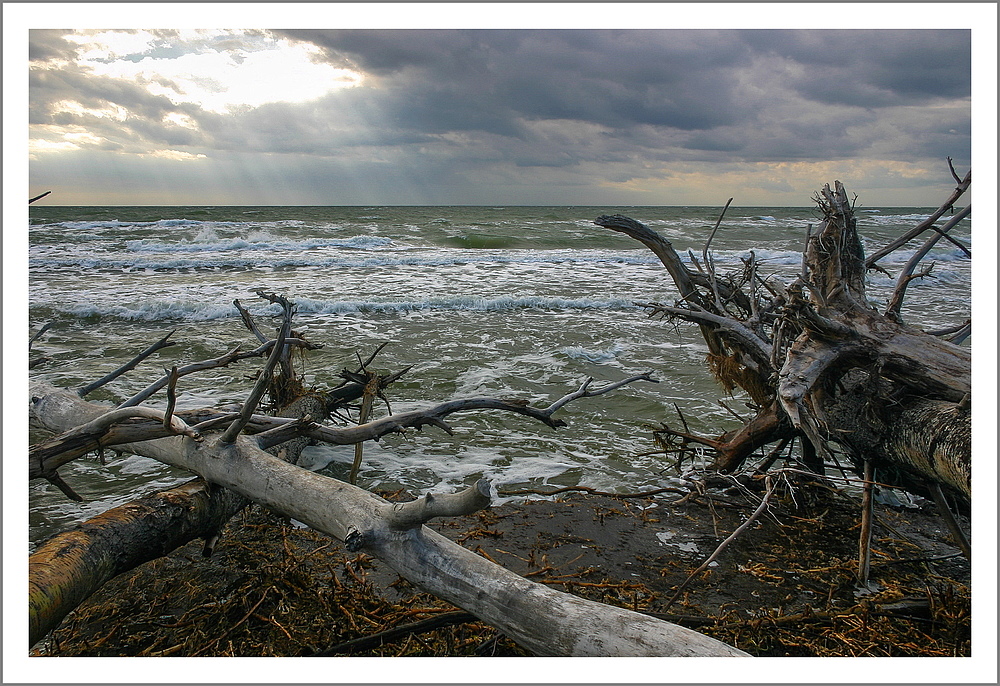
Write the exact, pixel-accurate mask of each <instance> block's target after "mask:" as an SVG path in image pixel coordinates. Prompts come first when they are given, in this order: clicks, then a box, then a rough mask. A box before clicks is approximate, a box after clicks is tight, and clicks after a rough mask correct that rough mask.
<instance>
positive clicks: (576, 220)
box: [27, 204, 972, 541]
mask: <svg viewBox="0 0 1000 686" xmlns="http://www.w3.org/2000/svg"><path fill="white" fill-rule="evenodd" d="M29 210H30V212H29V227H28V228H29V241H28V263H29V264H28V277H29V281H28V293H27V296H28V300H29V318H30V333H29V335H31V334H34V333H35V332H37V331H38V330H39V329H41V327H42V326H44V325H45V324H50V325H51V328H50V329H49V330H48V331H47V332H46V333H45V334H44V335H43V336H41V337H40V338H39V339H38V340H37V341H36V342H35V343H34V345H33V348H32V353H33V354H43V355H45V356H47V357H49V358H50V361H49V362H48V363H46V364H44V365H43V366H40V367H37V368H36V369H34V370H32V371H31V372H30V373H31V375H32V376H36V377H38V378H43V379H46V380H48V381H50V382H53V383H56V384H60V385H62V386H64V387H67V388H77V387H80V386H82V385H84V384H86V383H89V382H91V381H94V380H95V379H97V378H100V377H101V376H103V375H105V374H107V373H108V372H110V371H111V370H113V369H115V368H116V367H118V366H120V365H122V364H123V363H125V362H126V361H128V360H130V359H131V358H132V357H133V356H134V355H136V354H137V353H138V352H139V351H141V350H143V349H144V348H146V347H147V346H149V345H150V344H151V343H152V342H154V341H156V340H157V339H159V338H160V337H162V336H163V335H165V334H166V333H168V332H171V331H173V332H174V333H173V335H172V338H171V340H173V341H175V342H176V345H174V346H173V347H170V348H166V349H164V350H162V351H160V352H158V353H157V354H155V355H154V356H153V357H152V358H150V359H148V360H147V361H145V362H144V363H143V364H141V365H140V366H139V367H138V368H137V369H135V370H134V371H132V372H130V373H129V374H128V375H126V376H124V377H122V378H119V379H118V380H116V381H114V382H112V383H111V384H109V385H108V386H106V387H104V388H102V389H100V390H98V391H96V392H95V393H93V394H92V395H91V396H90V398H91V399H93V400H95V401H99V402H105V403H109V404H110V403H116V402H121V401H122V400H124V399H125V398H128V397H130V396H131V395H133V394H134V393H136V392H138V391H139V390H141V389H142V388H144V387H145V386H146V385H148V384H149V383H151V382H152V381H154V380H155V379H157V378H159V377H160V376H161V375H162V374H163V370H164V369H165V368H166V369H169V368H170V367H171V366H173V365H184V364H187V363H190V362H195V361H200V360H206V359H210V358H214V357H217V356H219V355H221V354H222V353H224V352H226V351H228V350H231V349H232V348H234V347H235V346H237V345H241V346H243V348H245V349H249V348H253V347H255V346H256V345H257V343H256V340H255V339H254V338H253V336H252V335H251V334H250V332H249V331H247V330H246V328H245V327H244V325H243V323H242V321H241V318H240V316H239V314H238V311H237V309H236V307H235V306H234V304H233V301H234V300H239V301H240V303H242V304H243V305H244V306H245V307H246V308H247V309H248V310H249V311H250V312H251V313H252V315H253V316H254V318H255V319H256V320H257V321H258V323H259V324H260V326H261V328H263V329H269V330H273V329H274V327H275V326H277V323H278V314H279V312H278V310H277V308H276V306H274V305H272V304H270V303H268V302H267V301H265V300H263V299H261V298H260V297H258V296H257V295H256V292H257V291H259V290H263V291H268V292H274V293H278V294H281V295H284V296H286V297H287V298H289V299H290V300H292V301H293V302H294V303H295V306H296V316H295V321H294V328H295V329H296V330H297V331H299V332H301V333H302V334H304V335H305V336H306V337H307V338H308V339H309V340H311V341H313V342H315V343H319V344H322V345H323V348H322V349H320V350H316V351H313V352H310V353H308V355H307V356H306V357H305V358H304V359H303V360H302V370H303V372H304V375H305V380H306V383H307V384H308V385H311V386H315V387H317V388H332V387H334V386H336V385H338V383H339V382H340V378H339V376H338V374H339V373H340V372H341V370H343V369H345V368H350V369H354V368H356V367H357V365H358V360H359V359H364V358H367V357H368V356H369V355H371V354H372V353H373V352H374V351H375V350H376V348H377V347H378V346H380V345H382V344H386V346H385V348H384V349H383V350H382V351H381V353H380V354H379V355H378V356H377V357H376V358H375V361H374V362H373V363H372V367H373V368H374V369H375V370H377V371H382V372H391V371H396V370H400V369H403V368H405V367H409V368H410V370H409V372H407V374H406V375H405V376H404V377H403V378H402V379H400V380H399V381H398V382H397V383H395V384H393V385H392V386H391V387H390V389H389V391H388V393H387V399H388V405H386V403H384V402H381V401H379V402H378V403H376V406H375V408H374V415H373V416H383V415H385V414H387V413H388V412H390V411H391V412H402V411H407V410H413V409H418V408H421V407H428V406H431V405H434V404H437V403H439V402H442V401H445V400H452V399H457V398H465V397H476V396H494V397H500V398H515V399H523V400H526V401H528V402H530V403H532V404H535V405H538V406H544V405H548V404H549V403H551V402H553V401H554V400H556V399H558V398H559V397H561V396H563V395H565V394H566V393H569V392H572V391H574V390H576V389H577V388H578V387H579V386H580V384H581V383H582V382H583V381H585V380H586V379H588V378H593V379H594V382H593V384H592V387H593V388H599V387H600V386H601V385H603V384H605V383H611V382H615V381H619V380H621V379H624V378H626V377H629V376H632V375H634V374H640V373H643V372H651V373H652V374H653V375H654V376H655V378H657V379H658V380H659V382H658V383H649V382H642V381H640V382H637V383H634V384H632V385H629V386H626V387H623V388H620V389H618V390H616V391H614V392H612V393H608V394H605V395H600V396H597V397H592V398H585V399H581V400H578V401H576V402H573V403H571V404H569V405H567V406H566V407H564V408H563V409H561V410H560V411H559V413H558V415H557V416H559V417H561V418H562V419H563V420H564V421H566V423H567V426H565V427H563V428H560V429H557V430H554V429H550V428H549V427H547V426H544V425H542V424H539V423H537V422H534V421H532V420H529V419H527V418H525V417H521V416H516V415H510V414H506V413H499V412H489V411H476V412H465V413H461V414H457V415H452V416H451V417H450V419H449V423H450V424H451V425H452V427H453V428H454V435H451V436H449V435H448V434H447V433H445V432H444V431H441V430H439V429H437V428H433V427H430V428H424V429H423V430H422V431H420V432H417V431H408V432H407V433H405V434H403V435H396V434H394V435H389V436H385V437H383V438H382V439H381V440H380V441H379V442H378V443H374V442H370V443H368V444H366V446H365V450H364V461H363V466H362V470H361V472H360V476H359V485H361V486H363V487H365V488H369V489H388V490H395V489H399V488H406V489H408V490H410V491H412V492H414V493H416V494H421V493H425V492H428V491H434V492H445V491H452V490H455V489H457V488H460V487H462V486H464V485H467V484H471V483H473V482H475V481H476V480H477V479H479V478H480V477H485V478H487V479H489V480H490V481H491V482H492V483H493V484H494V485H495V486H496V487H497V488H498V489H500V490H501V491H511V490H523V489H540V490H545V489H551V488H555V487H560V486H587V487H591V488H595V489H599V490H606V491H614V492H626V491H637V490H643V489H652V488H657V487H661V486H664V485H670V484H675V483H677V482H678V478H679V476H680V472H681V471H683V470H686V469H692V468H698V467H700V466H703V465H704V464H705V463H706V462H707V461H708V460H709V459H710V456H708V455H701V456H698V455H695V456H693V457H692V458H691V459H689V460H688V461H687V462H685V463H684V464H683V465H681V466H680V468H679V469H678V466H677V464H676V461H675V459H674V458H673V457H667V456H665V455H663V454H662V453H660V452H657V449H658V448H657V445H656V443H655V442H654V440H653V437H652V430H653V429H654V428H656V427H659V426H661V423H663V422H665V423H667V424H668V425H670V426H674V427H677V426H680V424H681V420H680V416H681V415H682V416H683V418H684V419H683V421H684V422H685V423H686V425H687V427H688V429H689V430H690V431H692V432H699V433H704V434H709V435H717V434H719V433H721V432H722V431H725V430H728V429H731V428H734V427H735V426H737V425H738V424H739V417H747V416H749V410H748V408H747V405H746V402H745V399H744V398H742V397H740V396H739V395H737V396H735V397H730V396H728V395H727V394H726V392H725V390H724V389H722V388H721V387H720V386H718V385H717V384H716V383H715V382H714V381H713V380H712V378H711V377H710V376H709V374H708V372H707V371H706V367H705V363H704V360H705V354H706V352H707V350H706V347H705V345H704V343H703V341H702V340H701V338H700V336H699V335H698V332H697V329H696V327H694V326H692V325H689V324H685V323H683V322H680V323H679V322H670V321H662V320H659V319H651V318H649V317H648V316H647V314H646V311H645V310H644V309H643V308H642V307H641V306H640V305H639V303H647V302H664V303H670V304H672V303H673V302H674V301H675V299H676V297H677V293H676V290H675V288H674V287H673V285H672V283H671V281H670V279H669V277H668V275H667V274H666V272H665V270H664V269H663V267H662V266H661V265H660V263H659V262H658V260H657V259H656V258H655V257H654V256H653V255H652V254H651V253H650V252H649V251H648V250H647V249H646V248H644V247H643V246H642V245H640V244H638V243H636V242H634V241H632V240H631V239H629V238H627V237H624V236H622V235H620V234H617V233H615V232H613V231H610V230H607V229H603V228H601V227H598V226H596V225H595V224H594V219H595V218H596V217H598V216H600V215H604V214H616V213H618V214H625V215H628V216H630V217H632V218H634V219H637V220H639V221H641V222H643V223H645V224H646V225H648V226H649V227H651V228H653V229H655V230H656V231H658V232H660V233H662V234H663V235H664V236H665V237H667V238H668V239H669V240H670V241H671V242H672V243H673V245H674V247H675V248H676V249H677V250H678V252H679V253H680V254H681V256H682V259H684V260H686V261H688V262H689V263H690V261H691V260H692V256H693V257H694V258H696V259H698V260H699V261H701V259H702V252H703V250H704V248H705V246H706V241H707V240H708V238H709V236H710V234H711V233H712V229H713V227H714V226H715V225H716V222H717V221H718V219H719V214H720V208H716V207H671V206H648V207H639V206H630V207H598V206H595V207H584V206H571V207H548V206H546V207H521V206H511V207H480V206H452V207H398V206H386V207H299V206H295V207H273V206H266V207H235V206H219V207H205V206H196V207H181V206H171V207H150V206H142V207H119V206H115V207H93V206H88V207H68V206H51V205H48V206H47V205H44V204H39V205H32V206H31V207H30V208H29ZM931 211H932V208H929V207H928V208H913V207H863V206H859V207H858V209H857V215H858V217H859V224H858V226H859V231H860V233H861V235H862V236H863V240H864V244H865V247H866V250H867V251H868V252H871V251H873V250H875V249H877V248H879V247H881V246H883V245H885V244H887V243H888V242H889V241H890V240H891V239H892V238H894V237H896V236H898V235H900V234H901V233H902V232H903V231H905V230H906V229H908V228H910V227H912V226H914V225H916V224H917V223H919V222H920V221H921V220H923V219H924V218H926V217H927V216H928V214H930V212H931ZM818 223H819V216H818V212H817V210H816V209H815V208H814V207H730V208H729V209H728V211H727V212H726V213H725V216H724V217H723V219H722V222H721V223H720V225H719V228H718V231H717V232H716V233H715V235H714V237H713V238H712V241H711V245H710V251H711V254H712V258H713V261H714V263H715V268H716V270H717V271H718V272H720V273H725V272H727V271H731V270H736V269H740V268H741V267H742V261H743V260H746V259H748V258H749V257H750V254H751V252H752V253H753V255H754V257H755V258H756V260H757V261H758V263H759V264H760V269H761V272H760V273H761V274H762V275H765V276H768V275H773V276H776V277H784V278H786V279H787V278H790V277H791V276H792V275H794V274H795V273H797V272H798V271H799V270H800V268H801V250H802V248H803V246H804V243H805V237H806V233H807V230H808V227H809V226H810V225H813V226H815V225H817V224H818ZM971 234H972V228H971V221H970V220H965V221H963V222H962V223H961V224H960V225H959V227H957V228H956V230H955V231H954V232H953V235H954V236H955V238H957V239H958V240H959V241H961V242H962V243H964V244H966V245H970V246H971V244H972V235H971ZM922 240H923V237H921V238H920V239H919V240H916V241H913V242H911V244H909V245H907V246H906V247H904V248H903V249H901V250H899V251H897V252H896V253H894V254H893V255H891V256H890V257H888V258H887V259H885V260H883V261H882V262H881V264H882V265H883V266H884V267H885V268H886V270H887V271H888V272H889V275H887V274H884V273H881V272H875V271H873V272H871V273H870V274H869V277H868V288H869V296H870V299H871V300H872V302H873V303H874V304H876V306H879V305H881V306H884V305H885V302H886V299H887V297H888V295H889V293H890V292H891V290H892V287H893V284H894V277H895V275H896V274H898V273H899V271H900V269H901V268H902V267H903V265H904V264H905V263H906V261H907V260H908V259H909V258H910V257H911V256H912V255H913V254H914V252H915V250H916V248H917V247H919V244H920V243H921V242H922ZM923 264H927V265H930V264H933V268H932V270H931V272H930V274H929V275H928V276H926V277H925V278H922V279H918V280H916V281H915V282H913V283H912V284H911V285H910V287H909V290H908V296H907V300H906V305H905V306H904V309H903V316H904V319H905V320H906V321H907V322H908V323H910V324H913V325H915V326H918V327H921V328H924V329H935V328H939V327H946V326H950V325H954V324H959V323H961V322H963V321H964V320H965V319H966V318H968V317H970V316H971V304H970V293H971V260H970V259H969V258H968V257H967V256H966V255H965V253H964V252H963V251H961V250H960V249H959V248H957V247H955V246H954V245H952V244H950V243H947V242H944V241H942V242H940V243H938V245H937V246H936V247H935V248H934V249H933V250H932V251H931V253H930V255H929V256H928V258H926V260H925V263H923ZM262 365H263V360H258V359H254V360H247V361H243V362H241V363H239V364H236V365H233V366H231V367H227V368H223V369H215V370H210V371H206V372H202V373H198V374H193V375H190V376H186V377H184V378H183V379H182V380H181V382H180V384H179V386H178V391H179V397H178V401H177V402H178V408H180V409H186V408H198V407H208V406H220V405H225V404H232V403H238V402H240V401H242V400H243V399H244V398H245V397H246V395H247V393H248V390H249V388H250V385H251V383H252V381H251V379H252V377H253V375H254V374H255V372H256V371H257V370H258V369H259V368H260V367H261V366H262ZM150 404H152V405H154V406H161V407H162V406H165V404H166V398H165V397H164V396H163V394H162V392H161V394H159V395H157V396H154V397H153V398H152V399H151V401H150ZM105 457H106V464H101V462H100V461H99V460H98V459H97V458H96V456H93V455H91V456H87V457H85V458H83V459H80V460H77V461H76V462H74V463H72V464H70V465H67V466H66V467H64V468H63V469H62V470H61V474H63V476H64V478H65V480H66V481H67V482H68V483H70V484H71V485H72V486H73V488H74V489H76V490H77V491H78V492H79V493H80V494H81V495H83V496H84V497H85V498H86V502H84V503H76V502H71V501H68V500H67V499H66V498H65V497H64V496H63V495H62V494H61V493H60V492H59V491H58V490H57V489H56V488H55V487H53V486H51V485H50V484H48V483H46V482H43V481H36V482H32V483H31V484H30V496H29V498H30V500H29V502H30V516H29V527H30V536H31V539H32V540H33V541H39V540H41V539H43V538H44V537H47V536H48V535H51V534H52V533H55V532H57V531H59V530H61V529H63V528H65V527H67V526H69V525H71V524H73V523H75V522H79V521H82V520H84V519H86V518H88V517H90V516H93V515H95V514H98V513H99V512H102V511H104V510H106V509H108V508H109V507H112V506H115V505H118V504H121V503H124V502H127V501H129V500H131V499H133V498H135V497H137V496H140V495H143V494H146V493H149V492H152V491H154V490H157V489H161V488H165V487H169V486H171V485H174V484H176V483H179V482H181V481H183V480H184V479H185V478H186V477H187V476H189V475H187V474H185V473H184V472H182V471H181V470H178V469H176V468H173V467H169V466H165V465H162V464H160V463H157V462H155V461H153V460H150V459H147V458H142V457H137V456H128V455H126V456H118V455H115V454H113V453H110V452H109V453H108V454H107V455H106V456H105ZM353 457H354V450H353V448H352V447H349V446H348V447H331V446H313V447H310V448H308V449H307V451H306V453H305V460H306V462H307V466H309V467H310V468H312V469H316V470H322V472H323V473H326V474H329V475H331V476H334V477H337V478H346V476H347V473H348V471H349V469H350V464H351V462H352V460H353ZM523 497H541V496H500V498H499V500H500V501H503V500H507V499H513V498H523Z"/></svg>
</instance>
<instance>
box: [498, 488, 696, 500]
mask: <svg viewBox="0 0 1000 686" xmlns="http://www.w3.org/2000/svg"><path fill="white" fill-rule="evenodd" d="M569 492H581V493H589V494H591V495H601V496H607V497H608V498H649V497H652V496H654V495H659V494H660V493H682V494H685V495H686V494H687V493H688V491H685V490H684V489H682V488H673V487H669V486H665V487H663V488H654V489H653V490H651V491H641V492H638V493H612V492H610V491H599V490H597V489H596V488H590V487H589V486H563V487H561V488H556V489H554V490H551V491H543V490H540V489H537V488H526V489H523V490H520V491H497V493H498V494H499V495H556V494H557V493H569Z"/></svg>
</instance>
